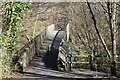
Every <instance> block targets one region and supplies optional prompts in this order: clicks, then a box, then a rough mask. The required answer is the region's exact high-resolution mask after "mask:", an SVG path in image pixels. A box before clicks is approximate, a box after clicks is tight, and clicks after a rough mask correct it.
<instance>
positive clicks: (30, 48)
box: [13, 24, 55, 70]
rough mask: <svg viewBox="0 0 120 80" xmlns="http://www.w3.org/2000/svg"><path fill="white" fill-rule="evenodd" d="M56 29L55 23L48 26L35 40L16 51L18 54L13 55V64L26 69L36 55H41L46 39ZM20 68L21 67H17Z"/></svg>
mask: <svg viewBox="0 0 120 80" xmlns="http://www.w3.org/2000/svg"><path fill="white" fill-rule="evenodd" d="M54 30H55V25H54V24H52V25H50V26H48V27H46V28H45V29H44V30H43V31H42V32H41V33H40V34H39V35H37V36H36V37H35V38H34V39H33V40H31V41H30V42H29V43H28V44H26V45H25V46H24V47H23V48H21V49H20V50H19V51H18V52H16V56H14V57H13V65H14V66H15V67H17V68H18V67H19V66H22V68H23V69H22V70H26V67H27V66H28V65H29V63H30V62H31V61H32V59H33V57H34V56H35V55H40V48H41V46H42V45H43V42H44V40H45V39H46V38H47V37H48V36H49V34H50V33H51V32H52V31H54ZM16 70H19V69H16Z"/></svg>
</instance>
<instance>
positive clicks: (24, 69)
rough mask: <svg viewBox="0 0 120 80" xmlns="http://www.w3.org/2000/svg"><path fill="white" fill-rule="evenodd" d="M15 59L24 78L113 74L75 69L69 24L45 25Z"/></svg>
mask: <svg viewBox="0 0 120 80" xmlns="http://www.w3.org/2000/svg"><path fill="white" fill-rule="evenodd" d="M16 54H17V55H16V56H14V58H13V65H14V66H15V67H16V71H18V72H21V73H22V74H23V78H31V77H32V78H94V77H101V76H105V77H106V76H107V78H108V77H109V75H110V74H107V73H102V72H97V71H90V70H88V71H86V72H85V71H72V58H71V57H72V49H71V46H70V45H69V24H68V25H67V26H66V28H65V29H64V30H62V29H61V30H55V24H52V25H50V26H48V27H47V28H45V29H44V30H43V31H42V32H41V33H40V34H39V35H38V36H36V37H35V38H34V39H33V40H31V41H30V42H29V43H28V44H27V45H25V46H24V47H23V48H22V49H21V50H19V51H18V52H17V53H16Z"/></svg>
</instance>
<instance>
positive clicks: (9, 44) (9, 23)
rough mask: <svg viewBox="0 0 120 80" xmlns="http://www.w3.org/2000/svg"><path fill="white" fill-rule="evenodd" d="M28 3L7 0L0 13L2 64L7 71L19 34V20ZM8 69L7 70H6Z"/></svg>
mask: <svg viewBox="0 0 120 80" xmlns="http://www.w3.org/2000/svg"><path fill="white" fill-rule="evenodd" d="M29 6H30V3H28V2H26V3H22V2H9V3H7V8H6V10H5V12H4V14H3V15H2V19H3V20H2V47H3V49H4V51H3V52H4V53H3V57H2V59H3V61H2V66H3V68H4V69H5V70H4V71H7V69H8V67H10V64H11V63H12V56H13V55H14V52H15V49H16V46H17V43H16V41H17V39H18V38H19V35H20V26H21V24H20V22H21V20H22V19H23V16H24V11H25V10H27V9H28V8H29ZM8 71H9V70H8Z"/></svg>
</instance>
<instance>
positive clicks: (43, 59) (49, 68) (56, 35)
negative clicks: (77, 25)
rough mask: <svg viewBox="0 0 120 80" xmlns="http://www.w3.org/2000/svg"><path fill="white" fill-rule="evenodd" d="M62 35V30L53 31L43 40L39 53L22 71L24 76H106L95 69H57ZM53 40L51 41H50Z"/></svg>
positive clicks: (56, 77) (63, 77) (62, 77)
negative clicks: (68, 70) (65, 70)
mask: <svg viewBox="0 0 120 80" xmlns="http://www.w3.org/2000/svg"><path fill="white" fill-rule="evenodd" d="M63 36H64V32H63V31H60V32H57V31H54V32H53V33H51V35H50V36H49V37H48V38H47V39H46V41H44V45H43V46H42V49H41V55H40V56H38V57H36V58H34V60H33V61H32V63H31V64H30V67H29V68H28V70H27V71H26V72H24V76H23V77H24V78H48V79H51V78H55V79H58V78H61V79H66V78H83V79H84V78H95V77H99V78H100V77H103V76H106V77H108V76H109V74H106V73H102V72H96V71H90V70H87V71H73V72H62V71H57V70H56V69H57V57H58V56H57V55H58V46H59V44H60V42H61V39H62V38H63ZM52 41H53V42H52ZM48 45H52V47H51V52H48V51H47V50H48Z"/></svg>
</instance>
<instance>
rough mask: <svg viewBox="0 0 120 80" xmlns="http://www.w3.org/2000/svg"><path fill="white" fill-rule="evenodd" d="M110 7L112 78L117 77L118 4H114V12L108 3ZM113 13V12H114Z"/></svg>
mask: <svg viewBox="0 0 120 80" xmlns="http://www.w3.org/2000/svg"><path fill="white" fill-rule="evenodd" d="M107 6H108V15H109V26H110V30H111V41H112V58H111V68H110V69H111V75H112V76H117V73H116V60H117V59H116V58H117V53H116V30H117V29H116V8H117V5H116V3H113V10H112V4H111V3H109V2H108V3H107ZM112 11H113V12H112Z"/></svg>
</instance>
